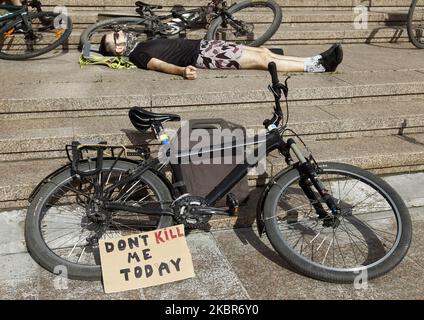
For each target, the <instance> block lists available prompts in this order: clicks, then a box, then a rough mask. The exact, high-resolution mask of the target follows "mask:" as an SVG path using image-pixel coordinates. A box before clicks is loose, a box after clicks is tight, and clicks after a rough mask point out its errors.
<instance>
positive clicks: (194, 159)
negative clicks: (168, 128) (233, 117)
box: [171, 119, 249, 206]
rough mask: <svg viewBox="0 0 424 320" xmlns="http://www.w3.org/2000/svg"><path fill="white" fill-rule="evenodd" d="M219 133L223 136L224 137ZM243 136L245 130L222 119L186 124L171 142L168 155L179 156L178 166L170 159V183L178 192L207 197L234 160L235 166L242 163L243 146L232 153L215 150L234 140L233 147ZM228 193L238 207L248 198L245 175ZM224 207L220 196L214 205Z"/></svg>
mask: <svg viewBox="0 0 424 320" xmlns="http://www.w3.org/2000/svg"><path fill="white" fill-rule="evenodd" d="M199 129H201V130H199ZM193 130H194V131H193ZM222 133H224V134H226V137H225V138H224V137H223V136H222ZM229 133H230V135H228V134H229ZM189 137H191V138H189ZM245 137H246V130H245V128H244V127H243V126H240V125H237V124H234V123H231V122H227V121H225V120H223V119H194V120H189V121H186V122H185V124H183V125H182V127H181V128H180V129H179V130H178V132H177V134H176V136H175V137H174V138H173V140H172V141H171V150H172V153H173V154H174V155H175V154H177V153H178V154H180V155H183V157H181V158H180V159H179V161H178V163H176V157H172V158H173V160H171V162H172V163H171V166H172V170H173V173H174V183H176V186H177V187H178V188H179V190H180V192H181V193H182V194H184V193H190V194H191V195H193V196H201V197H205V196H206V195H208V194H209V193H210V192H211V191H212V190H213V189H214V188H215V187H216V186H217V185H218V184H219V183H220V182H221V181H222V180H223V179H224V178H225V177H226V176H227V175H228V174H229V173H230V172H231V171H232V170H233V169H234V168H235V167H236V166H237V161H239V162H238V163H240V162H241V161H244V160H243V154H244V148H243V147H239V148H237V149H236V151H235V152H233V151H231V149H230V148H227V149H224V150H221V151H217V149H222V145H225V146H229V145H231V141H233V142H232V143H234V141H237V142H236V143H237V145H238V144H241V143H242V142H243V141H244V139H245ZM184 139H185V141H184ZM187 139H188V141H187ZM211 148H212V150H213V152H212V153H211V154H206V152H205V153H202V152H201V151H205V150H210V149H211ZM189 153H191V156H189ZM184 155H185V156H184ZM197 155H199V156H197ZM202 160H203V161H202ZM224 161H225V163H224ZM229 193H232V194H233V195H234V196H235V197H236V199H237V200H238V202H239V203H240V204H243V202H246V201H247V199H248V196H249V187H248V181H247V176H246V177H244V178H243V179H242V180H240V182H238V183H237V184H236V185H235V186H234V187H233V188H232V189H231V190H230V192H229ZM226 204H227V203H226V196H224V197H223V198H222V199H221V200H219V201H218V202H217V203H216V204H215V206H226Z"/></svg>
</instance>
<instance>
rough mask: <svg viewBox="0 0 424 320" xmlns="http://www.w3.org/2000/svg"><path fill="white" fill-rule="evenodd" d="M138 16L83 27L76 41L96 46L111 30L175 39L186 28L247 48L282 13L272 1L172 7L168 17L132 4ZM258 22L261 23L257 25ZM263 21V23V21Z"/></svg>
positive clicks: (219, 0)
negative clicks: (202, 29) (78, 39)
mask: <svg viewBox="0 0 424 320" xmlns="http://www.w3.org/2000/svg"><path fill="white" fill-rule="evenodd" d="M135 4H136V6H137V9H136V12H137V13H138V14H139V15H140V17H119V18H113V19H107V20H103V21H101V22H99V23H97V24H94V25H92V26H90V27H89V28H87V29H86V30H85V31H84V32H83V33H82V34H81V38H80V48H82V47H83V46H84V44H85V43H91V44H95V43H99V42H100V39H101V37H102V36H103V35H104V34H106V33H109V32H111V31H119V30H125V31H128V32H133V33H134V34H137V36H138V37H139V39H140V41H145V40H149V39H152V38H155V37H176V36H177V37H178V36H179V35H181V34H182V33H183V32H186V31H187V30H188V29H200V28H207V29H208V32H207V34H206V39H207V40H214V39H217V40H218V39H220V40H227V41H233V42H237V43H243V44H246V45H250V46H256V47H257V46H260V45H262V44H264V43H265V42H266V41H267V40H269V39H270V38H271V37H272V36H273V35H274V34H275V32H276V31H277V30H278V28H279V27H280V24H281V21H282V12H281V8H280V6H279V5H278V4H277V3H276V2H274V1H273V0H267V1H252V0H244V1H241V2H239V3H237V4H234V5H232V6H228V5H227V3H226V1H224V0H212V1H211V2H210V3H209V4H208V5H207V6H204V7H199V8H195V9H190V10H186V9H184V8H183V7H182V6H174V8H173V9H172V10H171V14H166V15H162V16H158V15H156V14H155V13H154V12H153V10H157V9H162V6H158V5H150V4H147V3H144V2H141V1H137V2H136V3H135ZM258 19H261V20H262V23H260V24H257V22H258ZM264 19H265V20H264Z"/></svg>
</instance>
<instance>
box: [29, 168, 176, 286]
mask: <svg viewBox="0 0 424 320" xmlns="http://www.w3.org/2000/svg"><path fill="white" fill-rule="evenodd" d="M89 166H90V164H89V163H85V164H82V165H81V168H80V169H81V170H87V169H89ZM135 167H136V164H134V163H132V162H127V161H118V162H117V163H116V164H114V161H113V160H104V162H103V170H102V171H101V173H100V174H99V175H96V176H93V177H87V178H79V177H78V176H75V175H72V174H71V171H70V169H67V170H65V171H64V172H62V173H60V174H58V175H56V176H54V177H52V178H51V179H49V182H48V183H45V184H44V185H43V187H42V189H40V191H39V192H38V193H37V195H36V196H35V197H34V199H33V201H32V202H31V205H30V207H29V208H28V212H27V218H26V223H25V239H26V243H27V247H28V251H29V252H30V254H31V256H32V257H33V258H34V260H35V261H37V262H38V263H39V264H40V265H41V266H43V267H44V268H46V269H47V270H49V271H51V272H55V268H57V266H64V267H66V272H67V276H68V277H69V278H71V279H79V280H99V279H100V277H101V269H100V257H99V250H98V244H97V243H98V240H99V239H108V238H111V237H114V236H119V235H129V234H131V233H140V232H142V231H149V230H154V229H157V228H162V227H166V226H169V225H172V217H170V216H157V215H154V216H152V215H143V214H136V213H130V212H123V211H109V210H106V209H102V207H101V205H99V204H98V203H97V204H96V196H95V194H94V186H95V185H97V186H101V188H102V189H103V190H105V188H107V187H108V186H110V185H112V184H113V183H115V182H118V181H120V180H122V179H124V178H125V177H126V176H127V175H128V171H129V170H131V169H134V168H135ZM107 199H108V200H109V201H119V202H125V203H126V204H130V205H132V206H139V207H145V208H148V209H154V208H158V209H160V208H163V207H165V206H167V204H166V203H167V202H171V201H172V198H171V195H170V193H169V190H168V189H167V187H166V186H165V185H164V183H163V182H162V181H161V180H160V179H159V178H158V177H157V176H156V175H154V174H153V173H152V172H150V171H147V172H145V173H144V174H143V175H142V176H141V177H140V178H139V179H137V180H136V181H134V182H131V183H128V184H126V185H125V186H124V187H121V188H119V189H115V190H113V192H112V193H111V194H110V196H109V197H108V198H107Z"/></svg>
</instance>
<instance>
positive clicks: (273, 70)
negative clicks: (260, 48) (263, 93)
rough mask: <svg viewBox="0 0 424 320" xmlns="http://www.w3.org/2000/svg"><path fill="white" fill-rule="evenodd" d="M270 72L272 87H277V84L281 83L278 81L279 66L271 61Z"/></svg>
mask: <svg viewBox="0 0 424 320" xmlns="http://www.w3.org/2000/svg"><path fill="white" fill-rule="evenodd" d="M268 71H269V73H270V74H271V79H272V86H275V85H276V84H278V83H279V80H278V73H277V65H276V64H275V62H274V61H271V62H270V63H269V64H268Z"/></svg>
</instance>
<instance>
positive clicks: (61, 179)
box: [25, 159, 173, 281]
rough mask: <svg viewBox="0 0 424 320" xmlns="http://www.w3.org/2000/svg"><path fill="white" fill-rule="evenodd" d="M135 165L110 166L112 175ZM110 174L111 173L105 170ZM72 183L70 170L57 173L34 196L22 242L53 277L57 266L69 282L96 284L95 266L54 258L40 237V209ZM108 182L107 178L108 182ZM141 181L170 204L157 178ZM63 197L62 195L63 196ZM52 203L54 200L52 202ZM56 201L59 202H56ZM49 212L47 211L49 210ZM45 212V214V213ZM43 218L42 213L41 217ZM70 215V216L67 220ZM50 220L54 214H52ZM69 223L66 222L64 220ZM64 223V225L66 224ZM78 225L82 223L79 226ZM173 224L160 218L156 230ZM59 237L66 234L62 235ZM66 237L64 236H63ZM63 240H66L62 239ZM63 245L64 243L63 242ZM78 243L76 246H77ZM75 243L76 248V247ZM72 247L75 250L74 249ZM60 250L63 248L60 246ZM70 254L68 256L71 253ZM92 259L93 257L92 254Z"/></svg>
mask: <svg viewBox="0 0 424 320" xmlns="http://www.w3.org/2000/svg"><path fill="white" fill-rule="evenodd" d="M114 161H115V160H110V159H108V160H104V161H103V171H106V170H108V169H110V168H111V167H112V166H113V165H114V164H113V163H114ZM136 166H137V164H135V163H133V162H129V161H123V160H119V161H117V162H116V164H115V165H114V167H113V169H114V170H117V171H116V172H117V173H119V172H121V173H124V172H128V170H131V169H134V168H135V167H136ZM88 168H89V164H88V163H83V164H81V165H80V169H81V170H87V169H88ZM109 171H110V172H112V171H111V170H109ZM73 179H78V177H77V176H75V175H72V174H71V169H70V168H69V169H66V170H65V171H62V172H60V173H58V174H57V175H56V176H53V177H51V179H49V182H48V183H46V184H44V185H43V186H42V187H41V189H40V190H39V191H38V192H37V194H36V195H35V197H34V198H33V201H32V202H31V204H30V206H29V208H28V211H27V216H26V220H25V241H26V245H27V248H28V251H29V253H30V255H31V257H32V258H33V259H34V260H35V261H36V262H37V263H38V264H40V265H41V266H42V267H43V268H45V269H46V270H48V271H50V272H52V273H55V268H57V266H64V267H66V276H67V277H68V278H69V279H75V280H91V281H94V280H100V279H101V267H100V265H98V264H94V265H93V264H92V265H88V264H78V262H79V260H78V261H77V263H74V262H71V261H68V260H65V259H64V258H62V257H60V256H59V255H57V254H56V253H55V252H53V251H52V249H51V248H50V247H49V246H48V245H47V244H46V241H45V239H44V237H43V234H42V233H43V231H42V230H41V229H42V228H41V224H42V223H43V221H44V220H43V219H44V216H43V210H44V207H45V206H47V205H48V204H49V202H48V201H50V200H49V199H52V197H53V196H54V195H55V194H60V192H62V191H61V190H63V189H58V188H59V187H60V186H62V187H61V188H64V187H63V186H64V185H66V184H65V183H67V182H69V181H72V180H73ZM108 179H109V178H108ZM139 179H140V180H141V181H143V182H144V183H146V184H147V185H149V186H150V187H151V189H152V190H154V191H155V193H157V196H158V198H159V200H160V201H172V196H171V194H170V192H169V189H168V188H167V186H166V185H165V184H164V183H163V181H162V180H161V179H160V178H159V177H157V176H156V175H155V174H154V173H153V172H151V171H146V172H145V173H143V175H142V176H141V177H140V178H139ZM65 195H66V194H65ZM54 199H55V198H54ZM59 199H60V198H59ZM50 209H51V208H49V209H48V210H50ZM48 210H47V211H48ZM59 212H60V211H59ZM44 215H46V213H44ZM71 215H72V212H71V213H70V215H69V216H68V217H70V216H71ZM53 216H54V213H53ZM68 219H69V218H68ZM66 221H67V220H66V219H65V223H66ZM44 223H46V222H44ZM81 223H82V222H81ZM172 224H173V219H172V217H171V216H162V217H161V218H160V220H159V223H158V225H157V228H163V227H167V226H171V225H172ZM62 233H66V232H65V231H62ZM64 237H66V235H65V236H64ZM65 240H66V238H65ZM65 243H66V242H65ZM77 243H78V242H77ZM77 243H76V244H77ZM76 244H75V246H76ZM63 246H64V245H63ZM71 253H72V252H71ZM93 255H94V254H93Z"/></svg>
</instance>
